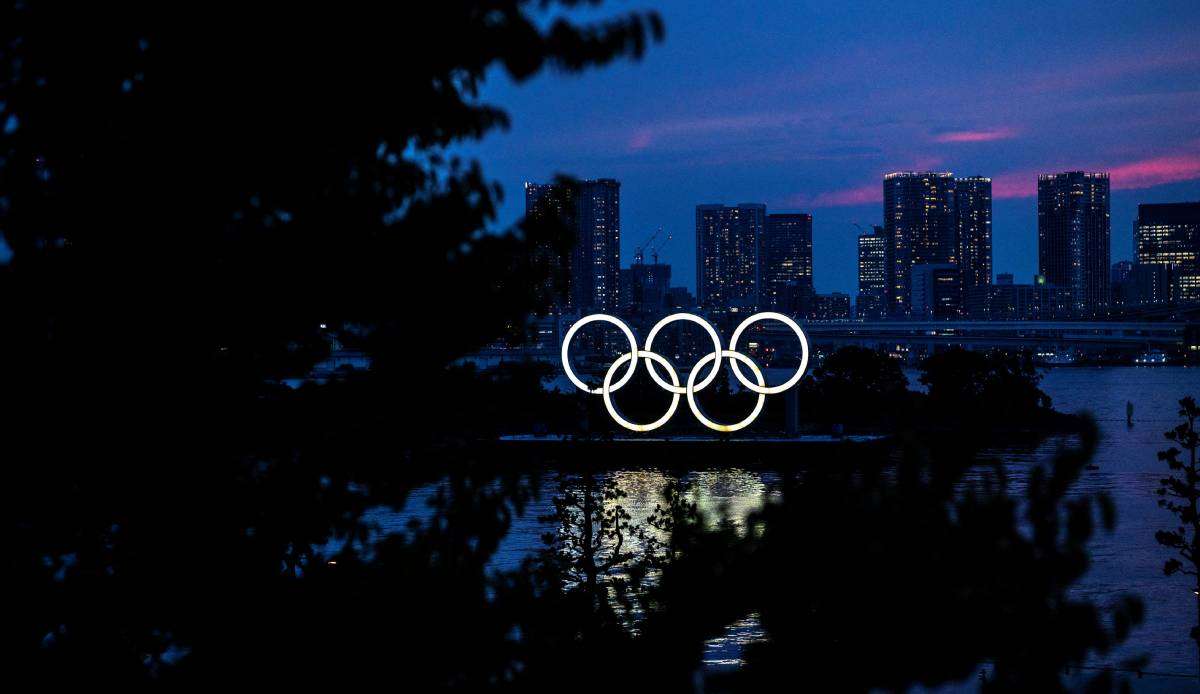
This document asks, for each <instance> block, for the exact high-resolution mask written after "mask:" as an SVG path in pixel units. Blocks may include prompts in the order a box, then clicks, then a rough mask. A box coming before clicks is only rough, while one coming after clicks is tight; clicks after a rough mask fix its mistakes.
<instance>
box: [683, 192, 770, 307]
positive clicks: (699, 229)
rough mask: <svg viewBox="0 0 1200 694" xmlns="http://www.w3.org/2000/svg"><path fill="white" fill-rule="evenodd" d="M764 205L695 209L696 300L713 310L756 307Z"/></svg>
mask: <svg viewBox="0 0 1200 694" xmlns="http://www.w3.org/2000/svg"><path fill="white" fill-rule="evenodd" d="M766 217H767V206H766V205H761V204H757V203H739V204H738V205H737V206H735V207H726V206H725V205H697V206H696V299H697V301H698V302H699V303H700V306H701V307H703V308H706V309H710V310H716V311H729V310H737V311H747V310H751V311H752V310H754V309H755V308H756V307H757V306H758V290H759V277H758V269H759V262H758V251H759V243H760V237H761V236H762V234H763V230H764V227H765V225H766Z"/></svg>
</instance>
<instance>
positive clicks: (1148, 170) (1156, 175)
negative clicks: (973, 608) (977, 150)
mask: <svg viewBox="0 0 1200 694" xmlns="http://www.w3.org/2000/svg"><path fill="white" fill-rule="evenodd" d="M924 168H928V167H924ZM1076 169H1083V170H1086V171H1107V172H1108V174H1109V180H1110V182H1111V186H1112V189H1113V190H1139V189H1141V188H1151V187H1153V186H1160V185H1164V184H1167V183H1179V182H1181V181H1191V180H1196V179H1200V151H1186V152H1183V153H1181V154H1170V155H1166V156H1161V157H1151V158H1149V159H1138V160H1136V161H1131V162H1125V163H1123V164H1115V165H1110V166H1090V167H1089V166H1079V165H1077V164H1074V165H1067V166H1046V167H1042V168H1041V169H1037V170H1026V171H1013V172H1010V173H1004V174H1000V175H999V176H994V177H992V197H993V198H994V199H997V200H1003V199H1010V198H1031V197H1034V196H1035V195H1037V179H1038V175H1039V174H1043V173H1047V172H1051V171H1070V170H1076ZM882 200H883V189H882V186H881V185H880V184H878V183H872V184H869V185H862V186H858V187H856V188H843V189H840V190H832V191H827V192H824V193H819V194H817V195H815V196H809V195H804V194H799V195H794V196H792V197H791V198H790V199H789V200H788V201H787V202H788V205H789V206H791V207H811V208H818V207H849V206H853V205H869V204H871V203H877V202H881V201H882Z"/></svg>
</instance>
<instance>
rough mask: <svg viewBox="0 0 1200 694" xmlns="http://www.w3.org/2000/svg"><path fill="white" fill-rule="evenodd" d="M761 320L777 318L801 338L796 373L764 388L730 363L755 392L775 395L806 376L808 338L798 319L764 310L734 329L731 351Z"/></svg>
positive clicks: (732, 362) (736, 373) (740, 380)
mask: <svg viewBox="0 0 1200 694" xmlns="http://www.w3.org/2000/svg"><path fill="white" fill-rule="evenodd" d="M760 320H777V321H779V322H781V323H783V324H784V325H786V326H787V327H789V328H791V329H792V332H794V333H796V337H798V338H800V368H799V369H796V374H795V375H794V376H792V377H791V378H789V379H788V380H787V381H786V382H784V383H782V384H780V385H777V386H774V387H771V388H764V387H763V385H764V384H763V382H762V379H761V378H760V379H758V380H759V383H758V385H755V384H753V383H751V382H750V381H747V380H746V377H745V376H743V375H742V370H741V369H739V368H738V365H737V361H736V360H733V359H730V360H729V363H731V364H733V375H734V376H737V380H738V382H740V383H741V384H742V385H744V386H746V387H747V388H749V389H750V390H752V391H754V392H755V393H758V394H759V395H774V394H776V393H782V392H783V391H785V390H787V389H788V388H791V387H792V386H794V385H796V384H797V383H799V382H800V378H801V377H802V376H804V370H805V369H807V368H808V339H807V338H805V337H804V331H803V330H801V329H800V326H799V325H797V324H796V321H794V320H792V319H791V318H788V317H787V316H785V315H783V314H782V313H775V312H773V311H763V312H762V313H756V314H754V315H753V316H750V317H749V318H747V319H746V320H744V321H742V324H741V325H739V326H738V327H737V329H736V330H734V331H733V337H731V338H729V351H731V352H737V341H738V338H739V337H741V336H742V331H743V330H745V329H746V328H748V327H750V326H751V325H752V324H753V323H755V322H757V321H760ZM646 349H650V343H649V342H647V343H646Z"/></svg>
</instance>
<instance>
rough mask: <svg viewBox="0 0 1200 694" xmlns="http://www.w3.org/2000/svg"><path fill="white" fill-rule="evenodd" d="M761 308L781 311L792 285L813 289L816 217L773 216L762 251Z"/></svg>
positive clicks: (799, 215) (770, 217) (797, 215)
mask: <svg viewBox="0 0 1200 694" xmlns="http://www.w3.org/2000/svg"><path fill="white" fill-rule="evenodd" d="M759 261H760V267H759V272H758V275H759V279H760V280H761V282H762V286H761V288H760V290H759V306H760V307H762V308H770V309H774V310H779V309H780V308H781V307H782V306H783V303H784V292H785V290H786V287H787V285H788V283H789V282H799V283H801V284H807V285H808V286H810V287H811V286H812V283H813V262H812V215H809V214H769V215H767V223H766V228H765V233H764V234H763V235H762V236H761V245H760V248H759Z"/></svg>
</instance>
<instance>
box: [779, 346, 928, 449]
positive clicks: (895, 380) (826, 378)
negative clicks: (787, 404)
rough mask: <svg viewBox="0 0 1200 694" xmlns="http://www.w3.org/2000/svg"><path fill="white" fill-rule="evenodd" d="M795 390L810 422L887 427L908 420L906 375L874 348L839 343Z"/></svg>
mask: <svg viewBox="0 0 1200 694" xmlns="http://www.w3.org/2000/svg"><path fill="white" fill-rule="evenodd" d="M801 388H802V390H801V397H802V410H801V411H802V412H803V413H804V416H805V417H811V418H812V419H814V420H816V421H820V422H824V423H830V424H833V423H840V424H843V425H847V426H857V427H860V428H867V429H875V430H879V429H883V430H890V429H893V428H894V427H895V426H896V425H898V424H902V423H908V422H909V421H910V418H911V411H912V404H913V402H914V398H913V394H912V393H911V392H910V391H909V390H908V378H906V377H905V376H904V373H903V372H902V371H901V370H900V362H899V361H898V360H896V359H893V358H891V357H889V356H888V355H887V354H885V353H883V352H880V351H877V350H872V349H866V348H863V347H842V348H841V349H839V350H837V351H836V352H834V353H832V354H830V355H829V356H828V357H826V358H825V361H824V362H822V364H821V365H820V366H819V367H817V368H816V369H814V370H813V372H812V376H811V378H807V379H805V380H804V381H802V382H801Z"/></svg>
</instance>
